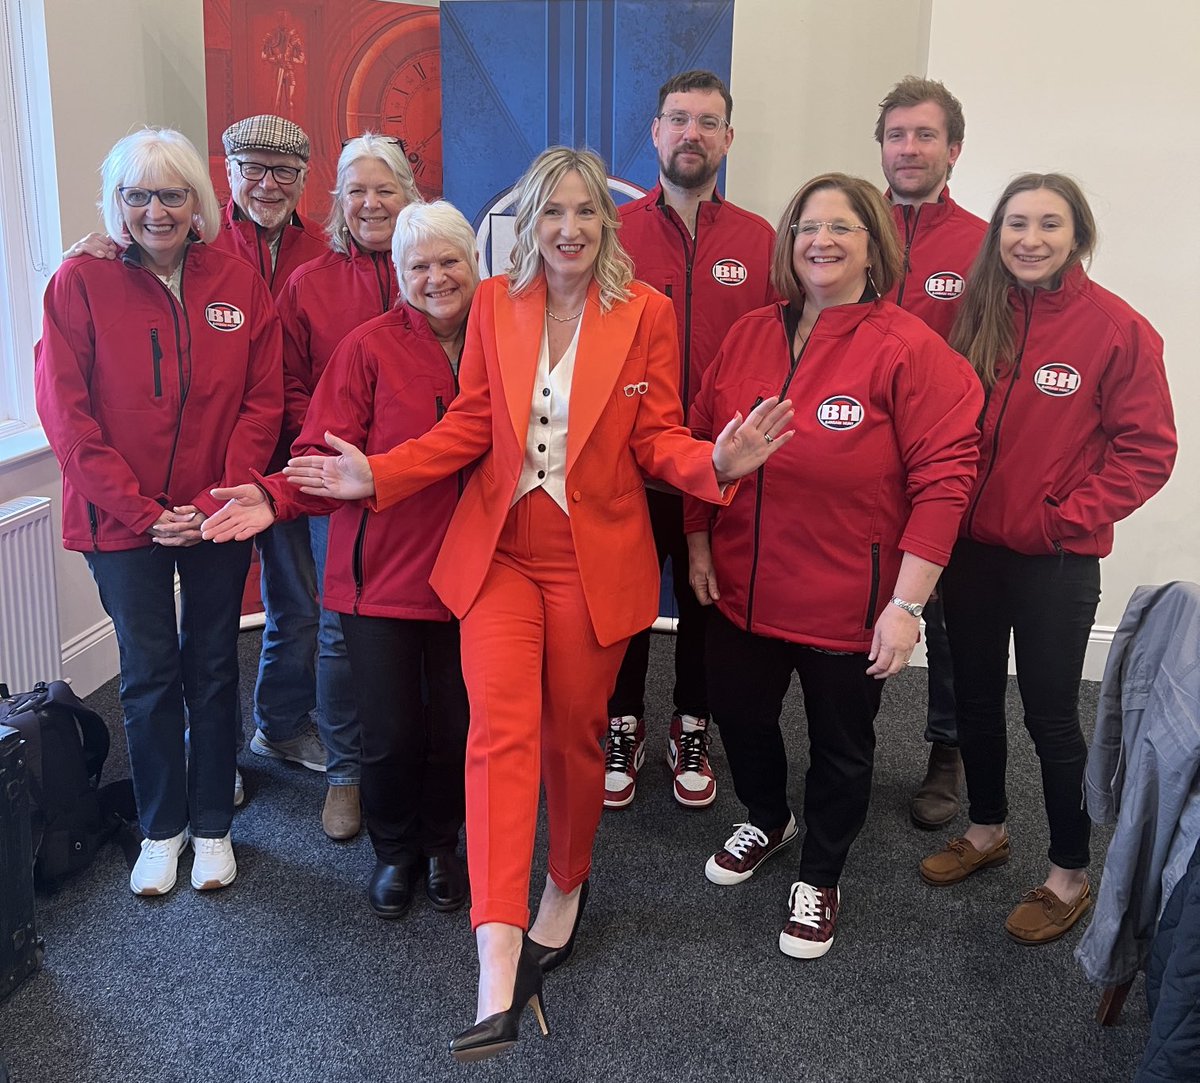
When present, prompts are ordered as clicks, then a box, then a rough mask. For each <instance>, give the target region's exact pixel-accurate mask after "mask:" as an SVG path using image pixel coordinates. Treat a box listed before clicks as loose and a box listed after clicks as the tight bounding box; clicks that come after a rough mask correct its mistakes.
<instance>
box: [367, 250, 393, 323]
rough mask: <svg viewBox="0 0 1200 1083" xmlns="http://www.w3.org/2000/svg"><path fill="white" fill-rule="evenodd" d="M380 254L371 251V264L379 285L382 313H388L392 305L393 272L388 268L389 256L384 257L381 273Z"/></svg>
mask: <svg viewBox="0 0 1200 1083" xmlns="http://www.w3.org/2000/svg"><path fill="white" fill-rule="evenodd" d="M379 255H380V253H378V252H372V253H371V264H372V265H373V266H374V268H375V281H376V283H378V285H379V307H380V309H381V311H382V313H386V312H387V310H388V309H389V308H391V307H392V303H391V284H392V283H391V277H392V276H391V272H390V271H388V270H387V268H388V267H389V266H390V264H389V263H388V262H387V257H386V256H385V257H384V272H383V274H380V273H379Z"/></svg>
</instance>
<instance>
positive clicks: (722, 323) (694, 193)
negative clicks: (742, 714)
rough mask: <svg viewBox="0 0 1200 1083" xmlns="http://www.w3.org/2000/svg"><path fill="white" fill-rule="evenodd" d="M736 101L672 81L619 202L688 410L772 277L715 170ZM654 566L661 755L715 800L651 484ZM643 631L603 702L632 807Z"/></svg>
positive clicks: (645, 653) (681, 791)
mask: <svg viewBox="0 0 1200 1083" xmlns="http://www.w3.org/2000/svg"><path fill="white" fill-rule="evenodd" d="M732 112H733V98H732V97H731V96H730V94H729V89H728V87H726V85H725V83H724V82H723V81H722V80H721V79H720V78H719V77H718V76H716V75H714V74H713V73H712V72H709V71H689V72H684V73H682V74H680V75H676V76H674V77H672V78H671V79H668V80H667V81H666V82H665V83H664V84H663V85H662V87H660V88H659V92H658V110H657V112H656V114H655V116H654V119H653V120H652V121H651V122H650V139H651V141H652V142H653V144H654V148H655V150H656V151H657V152H658V166H659V176H658V183H657V184H656V185H655V186H654V187H653V188H652V189H651V190H650V191H649V192H648V193H647V194H646V195H645V196H643V197H642V198H641V199H638V200H635V201H633V202H632V203H627V204H626V205H625V206H623V207H622V208H621V210H620V214H621V233H620V238H621V244H622V245H623V246H624V247H625V249H626V251H628V252H629V254H630V255H631V256H632V257H633V261H634V269H635V273H636V274H637V277H638V278H640V279H641V280H642V281H643V282H648V283H649V284H650V285H652V286H654V287H655V288H656V289H659V290H661V291H662V292H663V293H665V294H666V295H667V296H668V297H670V298H671V300H672V302H673V303H674V305H675V314H676V316H677V318H678V320H679V346H680V355H681V371H680V378H679V392H680V397H681V398H682V400H683V407H684V410H685V412H686V410H687V408H688V406H689V405H691V401H692V399H693V398H694V397H695V395H696V392H697V391H698V390H699V387H700V379H701V377H702V376H703V375H704V371H705V369H706V368H707V367H708V365H709V363H710V362H711V361H712V359H713V357H714V356H716V353H717V350H718V348H719V347H720V345H721V341H722V339H723V338H724V337H725V332H726V331H728V330H729V328H730V326H731V325H732V324H733V323H734V321H735V320H737V319H738V318H739V317H740V316H742V315H744V314H745V313H747V312H749V311H751V310H752V309H755V308H760V307H762V306H763V305H765V304H768V303H770V302H771V301H772V300H773V299H774V295H773V294H772V291H771V288H770V284H769V281H768V276H769V268H770V261H771V246H772V245H773V244H774V240H775V233H774V230H772V229H771V227H770V225H768V224H767V222H766V221H764V220H763V219H762V218H760V217H759V216H758V215H756V214H751V213H750V212H749V211H745V210H743V209H742V208H740V207H735V206H734V205H733V204H732V203H730V202H728V201H727V200H725V199H722V198H721V196H720V195H719V194H718V193H717V190H716V187H717V173H718V171H719V170H720V168H721V163H722V162H723V161H724V159H725V155H726V154H727V153H728V151H729V147H730V144H732V143H733V128H732V127H730V123H729V122H730V117H731V115H732ZM646 497H647V502H648V504H649V507H650V520H651V524H652V526H653V528H654V539H655V544H656V545H657V547H658V558H659V562H660V564H661V563H665V561H666V558H667V557H668V556H670V557H671V566H672V569H673V576H674V587H675V599H676V603H677V605H678V607H679V629H678V635H677V637H676V640H675V687H674V693H673V696H674V707H675V711H674V715H673V717H672V719H671V727H670V733H669V735H668V743H667V763H668V765H669V766H670V768H671V771H672V774H673V776H674V784H673V788H674V795H675V800H676V801H678V802H679V803H680V804H681V805H685V806H688V807H692V808H703V807H705V806H707V805H711V804H712V803H713V801H714V800H715V799H716V796H717V785H716V779H715V778H714V777H713V772H712V768H711V767H710V765H709V762H708V740H709V734H708V722H709V718H708V694H707V688H706V682H705V676H704V617H705V610H704V609H703V608H702V607H701V606H700V604H699V602H697V601H696V596H695V594H694V593H693V592H692V588H691V585H690V583H689V582H688V554H687V541H686V539H685V537H684V533H683V501H682V498H681V497H680V496H679V494H678V493H668V492H662V491H659V490H657V489H647V491H646ZM649 653H650V632H649V630H648V629H647V630H646V631H645V632H643V633H641V634H640V635H637V636H635V637H634V638H633V639H632V640H630V643H629V647H628V649H627V651H626V654H625V660H624V663H623V664H622V666H621V672H620V674H619V675H618V677H617V685H616V690H615V691H614V692H613V695H612V698H611V699H610V701H609V705H608V712H609V731H608V740H607V744H606V752H605V781H604V804H605V805H606V806H607V807H608V808H621V807H623V806H625V805H628V804H629V803H630V802H631V801H632V800H633V796H634V792H635V789H636V787H637V773H638V769H639V768H640V767H641V765H642V761H643V758H644V755H645V749H644V745H645V740H646V723H645V719H644V714H645V692H646V669H647V664H648V660H649Z"/></svg>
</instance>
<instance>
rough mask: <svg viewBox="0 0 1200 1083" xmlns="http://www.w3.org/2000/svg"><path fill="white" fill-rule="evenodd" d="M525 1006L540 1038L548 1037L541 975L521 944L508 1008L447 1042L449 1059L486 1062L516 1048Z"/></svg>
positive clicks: (538, 968) (526, 947)
mask: <svg viewBox="0 0 1200 1083" xmlns="http://www.w3.org/2000/svg"><path fill="white" fill-rule="evenodd" d="M526 1004H528V1005H530V1006H531V1007H532V1008H533V1014H534V1015H535V1016H536V1017H537V1021H538V1026H539V1027H541V1028H542V1035H543V1037H544V1036H546V1035H548V1034H549V1033H550V1028H549V1027H548V1026H546V1005H545V1003H544V1001H543V1000H542V971H541V968H540V967H539V966H538V965H537V960H535V959H534V958H533V956H532V955H530V954H529V949H528V946H527V944H526V943H525V942H524V941H522V943H521V955H520V958H518V959H517V975H516V979H515V980H514V982H513V995H512V1006H511V1007H510V1008H509V1009H508V1010H507V1011H503V1012H496V1014H495V1015H489V1016H488V1017H487V1018H486V1019H481V1020H480V1021H479V1022H478V1023H476V1024H475V1025H474V1026H473V1027H468V1028H467V1029H466V1030H464V1031H463V1032H462V1033H461V1034H456V1035H455V1036H454V1037H453V1038H451V1039H450V1056H452V1057H453V1058H454V1059H455V1060H457V1061H463V1062H465V1061H473V1060H486V1059H487V1058H488V1057H494V1056H495V1055H496V1054H497V1053H503V1052H504V1051H505V1050H506V1049H511V1048H512V1047H513V1046H514V1045H516V1044H517V1038H518V1029H519V1027H520V1024H521V1013H522V1012H523V1011H524V1010H525V1005H526Z"/></svg>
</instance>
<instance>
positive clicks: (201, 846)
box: [192, 835, 237, 891]
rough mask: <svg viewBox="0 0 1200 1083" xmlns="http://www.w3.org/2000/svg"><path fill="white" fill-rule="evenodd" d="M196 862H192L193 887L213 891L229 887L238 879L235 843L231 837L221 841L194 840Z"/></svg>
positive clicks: (193, 847) (225, 837)
mask: <svg viewBox="0 0 1200 1083" xmlns="http://www.w3.org/2000/svg"><path fill="white" fill-rule="evenodd" d="M192 849H193V850H195V851H196V860H195V861H194V862H192V887H194V888H195V889H196V890H197V891H211V890H213V889H214V888H219V887H228V886H229V885H230V884H232V883H233V881H234V880H235V879H236V878H237V862H236V861H235V860H234V859H233V843H231V842H230V841H229V836H228V835H225V836H223V837H222V838H219V839H201V838H194V839H192Z"/></svg>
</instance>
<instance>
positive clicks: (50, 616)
mask: <svg viewBox="0 0 1200 1083" xmlns="http://www.w3.org/2000/svg"><path fill="white" fill-rule="evenodd" d="M57 549H58V545H57V542H56V540H55V537H54V524H53V522H52V520H51V518H50V500H49V499H48V498H47V497H44V496H23V497H21V498H19V499H17V500H10V501H9V502H8V503H7V504H0V682H3V683H4V684H7V685H8V687H9V688H10V689H11V690H12V691H13V692H24V691H26V690H27V689H30V688H32V687H33V686H34V684H35V683H36V682H37V681H53V680H57V679H58V678H60V677H61V676H62V640H61V639H60V638H59V632H58V589H57V587H56V585H55V578H54V555H55V553H56V551H57Z"/></svg>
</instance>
